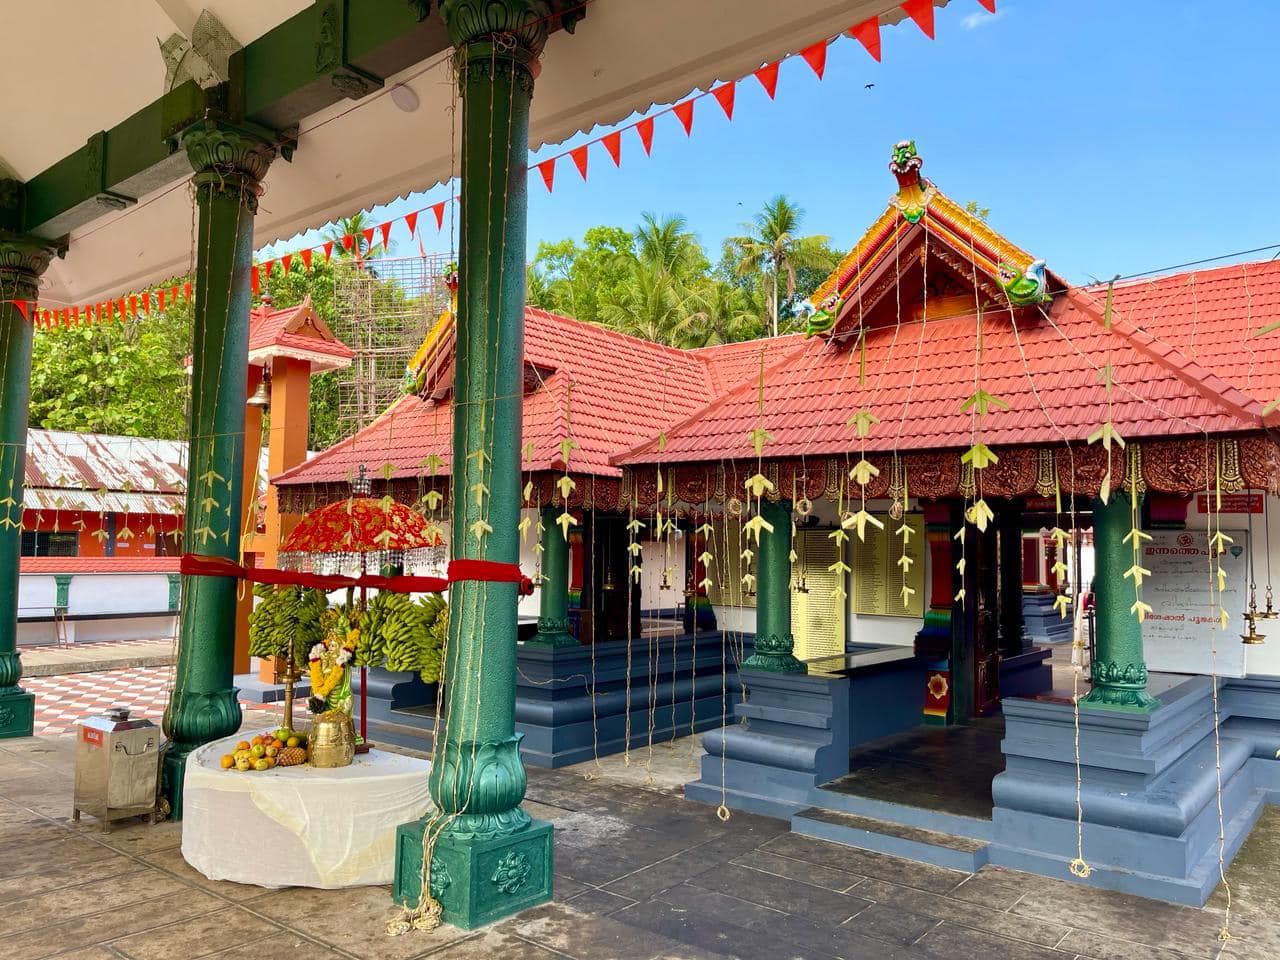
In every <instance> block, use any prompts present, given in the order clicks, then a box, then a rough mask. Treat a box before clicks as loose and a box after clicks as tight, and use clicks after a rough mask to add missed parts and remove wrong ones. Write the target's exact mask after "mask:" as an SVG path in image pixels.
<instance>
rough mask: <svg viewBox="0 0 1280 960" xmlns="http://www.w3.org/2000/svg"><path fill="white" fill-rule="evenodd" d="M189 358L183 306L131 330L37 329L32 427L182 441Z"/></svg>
mask: <svg viewBox="0 0 1280 960" xmlns="http://www.w3.org/2000/svg"><path fill="white" fill-rule="evenodd" d="M190 351H191V315H190V307H189V306H188V305H187V304H185V303H179V304H178V306H177V307H176V308H171V309H169V310H168V311H166V312H165V313H159V312H156V313H152V314H151V316H149V317H144V318H142V319H139V320H136V321H133V322H130V323H120V322H112V323H104V324H100V325H99V324H94V325H87V324H86V325H84V326H75V327H72V328H70V329H61V328H60V329H56V330H38V331H36V334H35V342H34V344H33V347H32V357H31V408H30V414H29V415H28V422H29V423H30V425H31V426H33V427H43V428H45V429H47V430H77V431H90V432H94V433H114V434H123V435H126V436H138V437H159V438H162V439H168V440H176V439H181V438H183V437H185V436H186V432H187V407H188V403H187V400H188V396H189V393H190V386H189V385H190V381H189V379H188V377H187V373H186V369H185V363H184V361H185V359H186V357H187V355H188V354H189V353H190Z"/></svg>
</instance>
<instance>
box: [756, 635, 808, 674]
mask: <svg viewBox="0 0 1280 960" xmlns="http://www.w3.org/2000/svg"><path fill="white" fill-rule="evenodd" d="M794 649H795V638H794V637H792V636H791V635H790V634H787V635H786V636H783V637H779V636H777V635H776V634H763V633H762V634H757V635H756V642H755V652H754V653H752V654H751V656H749V657H747V659H746V660H744V661H742V669H744V670H765V671H767V672H769V673H807V672H808V667H806V666H805V665H804V664H803V663H801V662H800V661H799V660H797V659H796V657H795V654H794V653H792V651H793V650H794Z"/></svg>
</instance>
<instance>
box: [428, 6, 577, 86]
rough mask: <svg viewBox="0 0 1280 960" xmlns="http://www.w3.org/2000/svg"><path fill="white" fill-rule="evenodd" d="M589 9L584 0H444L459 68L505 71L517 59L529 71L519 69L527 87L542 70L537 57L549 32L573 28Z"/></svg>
mask: <svg viewBox="0 0 1280 960" xmlns="http://www.w3.org/2000/svg"><path fill="white" fill-rule="evenodd" d="M584 14H585V5H584V4H582V3H581V2H580V0H440V15H441V17H443V18H444V22H445V26H446V28H447V29H448V31H449V39H450V41H451V42H452V43H453V45H454V46H455V47H457V48H458V60H459V67H460V68H465V69H468V70H484V69H485V67H486V66H488V65H490V64H492V65H493V71H494V72H495V73H497V72H504V73H505V72H506V71H507V70H510V69H511V66H510V65H511V64H515V63H518V64H520V65H521V66H523V67H524V70H519V71H517V80H518V81H519V82H521V84H522V85H527V86H531V85H532V83H533V78H534V77H535V76H536V75H537V67H536V65H535V61H536V60H537V59H538V57H540V56H541V55H542V48H543V46H544V45H545V44H546V42H547V35H548V34H549V33H550V32H551V31H552V30H554V29H557V28H563V29H565V30H567V31H569V32H570V33H572V32H573V28H574V26H575V25H576V24H577V22H578V21H579V20H581V19H582V17H583V16H584ZM499 64H502V66H499ZM460 72H462V71H461V70H460Z"/></svg>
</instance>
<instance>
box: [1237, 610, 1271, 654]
mask: <svg viewBox="0 0 1280 960" xmlns="http://www.w3.org/2000/svg"><path fill="white" fill-rule="evenodd" d="M1244 622H1245V626H1246V630H1245V632H1244V633H1242V634H1240V642H1241V643H1243V644H1245V645H1246V646H1251V647H1256V646H1261V645H1262V644H1264V643H1266V642H1267V638H1266V637H1264V636H1263V635H1262V634H1260V633H1258V622H1257V614H1256V613H1255V612H1254V611H1253V610H1250V611H1249V612H1248V613H1246V614H1245V615H1244Z"/></svg>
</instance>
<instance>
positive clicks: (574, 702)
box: [516, 632, 751, 767]
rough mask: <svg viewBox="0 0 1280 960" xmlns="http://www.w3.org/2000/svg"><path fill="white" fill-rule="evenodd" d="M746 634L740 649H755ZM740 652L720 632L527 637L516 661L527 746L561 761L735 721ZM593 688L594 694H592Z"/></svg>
mask: <svg viewBox="0 0 1280 960" xmlns="http://www.w3.org/2000/svg"><path fill="white" fill-rule="evenodd" d="M750 654H751V642H750V639H748V640H747V641H746V646H745V650H744V651H743V653H742V656H743V657H744V658H745V657H746V656H750ZM736 656H737V655H736V653H735V651H734V649H733V645H731V644H728V643H726V641H725V640H724V638H723V635H722V634H720V633H718V632H715V633H698V634H697V635H689V634H686V635H684V636H679V637H638V638H636V639H634V640H633V641H631V651H630V655H628V652H627V642H626V641H622V640H615V641H608V642H602V643H598V644H595V645H594V647H593V646H578V647H558V648H546V647H535V646H529V645H527V644H526V645H522V646H521V647H520V649H519V651H518V654H517V659H516V664H517V671H516V729H517V730H518V731H520V732H521V733H523V734H524V740H523V742H522V743H521V745H520V753H521V756H522V757H523V758H524V762H525V763H527V764H531V765H533V766H537V767H563V766H567V765H569V764H573V763H581V762H582V761H584V760H590V759H592V757H595V756H601V757H603V756H609V755H611V754H615V753H621V752H622V751H623V750H624V749H625V748H626V747H627V745H628V744H629V745H630V746H631V747H633V748H634V747H637V746H640V745H641V744H647V743H648V742H649V738H650V732H649V730H650V726H652V728H653V733H652V737H653V742H655V743H661V742H664V741H667V740H673V739H675V738H677V737H683V736H688V735H689V734H691V733H700V732H702V731H704V730H708V729H711V728H713V727H719V726H721V725H722V723H723V722H724V720H725V719H726V718H727V719H728V720H729V721H732V719H733V716H734V707H733V704H734V701H735V700H736V699H738V698H739V697H740V696H741V688H740V687H739V684H738V678H737V667H736ZM593 691H594V694H595V696H594V698H593V697H592V692H593Z"/></svg>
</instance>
